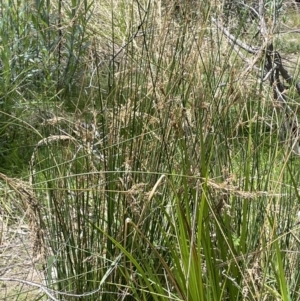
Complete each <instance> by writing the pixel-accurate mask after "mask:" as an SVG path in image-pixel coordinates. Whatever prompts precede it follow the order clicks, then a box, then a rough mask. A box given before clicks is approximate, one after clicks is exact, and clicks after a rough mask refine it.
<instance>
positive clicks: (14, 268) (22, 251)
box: [0, 216, 43, 301]
mask: <svg viewBox="0 0 300 301" xmlns="http://www.w3.org/2000/svg"><path fill="white" fill-rule="evenodd" d="M3 278H10V279H21V280H27V281H31V282H35V283H40V284H41V283H42V278H43V273H42V271H41V265H39V263H38V262H37V260H34V259H33V257H32V244H31V239H30V231H29V228H28V226H27V225H26V224H25V223H20V222H19V223H18V224H13V225H5V222H3V221H2V220H1V216H0V300H2V301H15V300H18V301H20V300H21V301H22V300H29V301H32V300H36V299H39V298H40V297H41V296H42V292H41V291H40V290H39V289H38V288H36V287H33V286H30V285H25V284H22V283H20V282H18V281H7V280H6V281H1V279H3ZM40 300H43V299H40Z"/></svg>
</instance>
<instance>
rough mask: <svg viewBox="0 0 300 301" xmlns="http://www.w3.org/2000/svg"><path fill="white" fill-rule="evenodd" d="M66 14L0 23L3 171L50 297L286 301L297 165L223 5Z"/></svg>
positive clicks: (50, 9)
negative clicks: (27, 197)
mask: <svg viewBox="0 0 300 301" xmlns="http://www.w3.org/2000/svg"><path fill="white" fill-rule="evenodd" d="M69 2H70V3H66V1H56V2H52V1H51V2H50V1H35V2H34V3H27V2H22V1H8V2H5V3H4V2H3V3H2V4H3V5H2V11H1V13H2V20H1V22H0V38H1V39H2V47H1V48H0V58H1V63H2V66H1V72H0V81H1V86H2V91H1V100H0V114H1V117H3V118H2V120H1V123H0V140H1V146H0V161H1V171H2V172H3V173H5V174H14V176H19V177H20V176H23V177H24V178H25V179H29V183H30V184H31V187H32V188H33V190H34V194H35V197H36V198H37V199H38V200H39V202H38V205H37V207H38V208H39V211H40V212H41V214H40V215H39V216H37V218H38V219H39V227H40V230H42V233H43V243H44V245H43V248H44V252H43V253H42V255H43V256H44V257H43V258H42V263H43V266H44V269H43V272H44V275H45V278H46V286H47V287H48V288H49V289H51V291H50V290H49V292H51V294H53V295H54V296H55V298H56V299H58V300H74V298H75V297H78V299H80V300H88V301H92V300H147V301H148V300H197V301H198V300H203V301H204V300H299V296H298V291H299V279H300V278H299V275H298V274H299V273H298V269H297V267H298V264H299V255H298V252H297V248H298V238H297V231H296V230H297V229H295V228H293V226H294V225H295V223H296V220H295V218H296V214H295V213H296V212H298V208H297V205H298V203H299V199H300V198H299V192H298V187H297V183H298V182H299V172H298V170H299V168H298V167H299V162H298V160H299V158H298V157H295V156H294V155H292V153H291V149H290V147H289V143H283V142H282V140H281V138H280V128H281V126H282V123H283V117H282V116H281V115H282V114H280V111H278V110H277V111H276V110H275V104H274V103H273V101H272V92H271V91H270V87H268V83H263V82H260V81H258V79H257V76H256V75H255V74H251V73H249V70H246V68H245V67H244V62H243V61H242V60H241V59H240V57H238V56H237V54H236V52H234V48H233V46H231V45H228V43H227V42H226V39H225V37H224V35H223V33H222V32H221V31H220V29H218V28H217V27H216V26H215V25H214V24H213V23H211V22H210V17H211V16H215V15H217V14H218V13H220V7H218V6H217V5H215V4H214V3H212V2H213V1H190V2H189V1H185V2H184V1H183V3H180V4H175V3H173V2H172V1H171V3H169V2H167V1H162V3H160V2H159V1H158V2H155V3H154V2H152V1H146V0H143V1H132V2H130V3H128V1H122V0H120V1H99V3H98V2H97V1H94V2H93V1H83V0H78V1H77V0H76V1H75V0H73V1H69ZM100 2H101V3H100ZM269 3H271V2H269ZM270 9H271V8H270ZM245 20H246V19H245ZM232 22H236V20H233V21H232ZM245 22H246V21H245ZM243 25H245V24H240V25H239V26H237V27H236V28H235V29H234V30H233V31H234V33H235V34H237V35H239V38H243V39H247V38H249V37H248V36H247V35H246V34H245V35H243V30H244V29H245V28H244V27H243ZM253 28H254V26H253V27H251V28H250V27H249V28H248V29H249V31H250V32H251V34H252V33H253ZM262 64H263V62H262ZM290 93H291V94H292V92H290ZM291 97H292V95H291ZM293 106H294V107H295V110H297V104H293ZM285 144H286V145H285ZM28 170H29V171H28ZM1 179H2V180H3V179H4V178H3V177H1ZM1 189H2V186H1ZM1 195H2V194H1ZM1 204H2V202H0V205H1ZM1 207H4V206H1ZM6 207H7V205H6V206H5V208H6ZM5 211H9V210H8V209H7V208H6V209H5ZM0 212H1V211H0ZM52 290H53V291H52ZM58 292H59V293H58ZM75 295H76V296H75ZM0 296H1V295H0Z"/></svg>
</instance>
